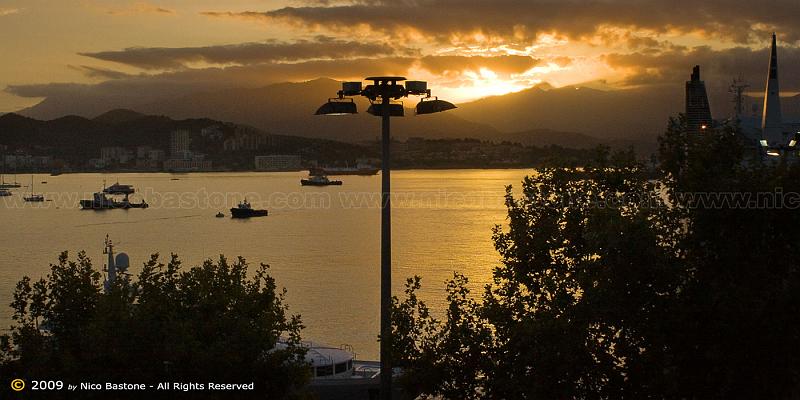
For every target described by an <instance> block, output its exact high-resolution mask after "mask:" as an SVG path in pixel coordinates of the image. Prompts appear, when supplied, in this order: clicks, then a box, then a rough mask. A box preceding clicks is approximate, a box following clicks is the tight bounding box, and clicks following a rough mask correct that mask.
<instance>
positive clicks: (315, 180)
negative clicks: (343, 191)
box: [300, 175, 342, 186]
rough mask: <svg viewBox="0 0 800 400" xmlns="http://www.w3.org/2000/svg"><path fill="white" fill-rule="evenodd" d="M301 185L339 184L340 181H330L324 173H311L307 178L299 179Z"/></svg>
mask: <svg viewBox="0 0 800 400" xmlns="http://www.w3.org/2000/svg"><path fill="white" fill-rule="evenodd" d="M300 184H301V185H303V186H340V185H341V184H342V181H332V180H330V179H328V177H327V176H325V175H313V176H311V177H309V178H308V179H300Z"/></svg>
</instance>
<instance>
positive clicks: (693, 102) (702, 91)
mask: <svg viewBox="0 0 800 400" xmlns="http://www.w3.org/2000/svg"><path fill="white" fill-rule="evenodd" d="M712 122H713V121H712V119H711V107H710V106H709V104H708V94H707V93H706V84H705V82H703V81H702V80H700V66H699V65H695V66H694V68H693V69H692V76H691V80H689V81H686V127H687V130H688V131H689V133H701V132H703V131H704V130H706V129H708V128H711V123H712Z"/></svg>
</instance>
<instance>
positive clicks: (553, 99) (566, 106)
mask: <svg viewBox="0 0 800 400" xmlns="http://www.w3.org/2000/svg"><path fill="white" fill-rule="evenodd" d="M682 107H683V91H682V90H681V89H680V88H678V89H676V90H661V91H656V90H652V89H631V90H615V91H605V90H598V89H591V88H586V87H562V88H558V89H550V90H543V89H541V88H538V87H536V88H532V89H528V90H523V91H520V92H517V93H512V94H508V95H504V96H495V97H489V98H485V99H481V100H477V101H474V102H470V103H465V104H461V105H460V107H459V109H458V110H454V111H453V114H454V115H456V116H459V117H461V118H464V119H466V120H470V121H481V122H482V123H485V124H489V125H491V126H493V127H495V128H497V129H498V130H500V131H505V132H517V131H529V130H532V129H534V130H536V129H551V130H556V131H565V132H579V133H582V134H587V135H590V136H593V137H597V138H603V139H604V140H619V139H624V140H634V141H652V142H655V138H656V137H657V136H658V135H659V134H660V133H662V132H663V131H664V128H665V127H666V121H667V118H668V117H669V116H670V115H674V114H676V113H678V112H680V111H681V108H682Z"/></svg>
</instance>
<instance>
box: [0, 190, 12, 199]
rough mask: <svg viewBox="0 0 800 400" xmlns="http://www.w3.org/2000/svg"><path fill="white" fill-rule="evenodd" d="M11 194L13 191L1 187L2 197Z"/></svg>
mask: <svg viewBox="0 0 800 400" xmlns="http://www.w3.org/2000/svg"><path fill="white" fill-rule="evenodd" d="M11 195H12V194H11V192H9V191H8V189H0V197H7V196H11Z"/></svg>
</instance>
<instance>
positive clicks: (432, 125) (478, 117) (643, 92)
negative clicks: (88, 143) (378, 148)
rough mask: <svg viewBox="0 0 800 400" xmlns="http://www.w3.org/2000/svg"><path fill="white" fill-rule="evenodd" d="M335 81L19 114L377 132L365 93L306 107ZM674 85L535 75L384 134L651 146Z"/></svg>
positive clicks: (61, 104)
mask: <svg viewBox="0 0 800 400" xmlns="http://www.w3.org/2000/svg"><path fill="white" fill-rule="evenodd" d="M340 86H341V85H340V83H339V82H337V81H335V80H331V79H325V78H320V79H315V80H312V81H308V82H300V83H278V84H273V85H268V86H264V87H260V88H235V89H225V90H217V91H209V92H203V93H191V94H184V95H180V96H174V97H169V96H167V97H163V96H162V97H161V98H158V99H153V98H152V96H151V97H145V96H143V95H136V96H133V95H131V97H125V96H122V95H119V96H111V97H109V96H103V97H102V98H99V97H91V95H90V94H89V93H87V94H85V95H81V94H78V95H76V96H75V98H73V99H69V100H67V99H59V98H53V99H46V100H44V101H43V102H41V103H40V104H38V105H36V106H34V107H31V108H28V109H26V110H23V111H22V112H21V114H23V115H26V116H31V117H36V118H39V119H52V118H55V117H58V116H61V115H65V114H75V115H80V116H83V117H86V118H94V119H95V120H96V121H97V122H104V123H109V122H122V121H125V122H132V121H135V120H137V119H139V118H141V117H142V116H143V115H147V114H152V115H165V116H169V117H171V118H176V119H197V118H211V119H215V120H222V121H232V122H236V123H240V124H246V125H250V126H253V127H256V128H259V129H262V130H265V131H269V132H272V133H276V134H284V135H293V136H303V137H310V138H325V139H331V140H341V141H349V142H360V141H365V140H373V139H376V138H377V137H378V136H379V135H380V124H379V122H378V119H377V118H376V117H373V116H371V115H369V114H367V113H366V109H367V107H368V103H367V102H366V101H365V100H363V99H357V100H356V102H357V103H358V107H359V111H360V114H358V115H355V116H346V117H323V116H314V115H313V113H314V112H315V111H316V109H317V108H318V107H319V106H320V105H321V104H322V103H324V102H325V101H326V100H327V99H328V98H329V97H331V96H334V95H335V94H336V92H337V91H338V90H339V89H340ZM683 90H684V89H683V85H682V82H680V83H678V84H676V85H669V86H660V87H646V88H637V89H628V90H613V89H610V88H609V87H608V86H607V85H603V84H599V83H592V82H590V83H587V84H586V85H580V86H577V87H573V86H569V87H561V88H553V87H552V86H550V85H547V84H541V85H538V86H536V87H533V88H531V89H527V90H523V91H520V92H516V93H510V94H507V95H502V96H493V97H488V98H484V99H481V100H476V101H472V102H467V103H463V104H458V107H459V108H458V109H456V110H453V111H450V112H447V113H441V114H434V115H426V116H419V117H417V116H414V115H413V113H411V112H407V116H406V117H405V118H394V119H392V134H393V135H394V136H395V138H397V139H401V140H402V139H404V138H408V137H426V138H433V139H435V138H476V139H481V140H493V141H503V140H511V141H521V142H525V143H526V144H533V145H547V144H558V145H562V146H570V147H581V146H585V145H587V144H588V143H606V144H611V145H612V146H627V145H629V144H632V145H634V146H636V147H637V148H640V149H642V148H649V149H650V150H652V149H654V148H655V144H656V137H657V136H658V135H659V134H661V133H663V131H664V129H665V127H666V123H667V118H668V117H669V116H671V115H675V114H677V113H679V112H681V111H682V110H683V101H684V99H683V96H684V93H683ZM729 103H730V101H729V99H728V98H727V97H725V96H718V97H715V98H712V101H711V106H712V113H713V114H714V116H715V117H716V118H725V117H727V116H728V115H729V114H730V113H731V110H732V107H731V105H730V104H729ZM750 103H752V104H750V105H748V107H749V108H748V110H749V109H750V108H752V107H756V108H758V107H760V105H759V104H756V103H760V101H759V99H757V98H754V99H750ZM753 104H755V105H753ZM782 105H783V109H784V115H786V116H787V117H788V118H792V117H794V118H797V117H798V116H800V95H799V96H794V97H791V98H789V97H786V98H783V103H782ZM406 106H407V107H411V106H412V104H411V103H407V105H406ZM117 108H125V109H124V110H119V109H117ZM115 109H116V110H115ZM109 110H111V111H109Z"/></svg>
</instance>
